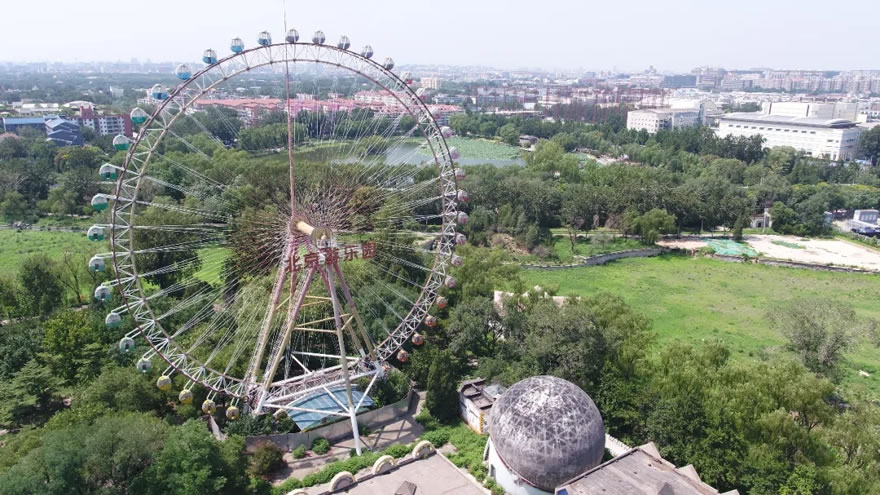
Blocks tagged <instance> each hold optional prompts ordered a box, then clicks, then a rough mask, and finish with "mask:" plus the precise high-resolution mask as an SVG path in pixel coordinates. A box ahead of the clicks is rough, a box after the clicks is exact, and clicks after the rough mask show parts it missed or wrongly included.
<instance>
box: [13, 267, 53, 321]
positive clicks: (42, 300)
mask: <svg viewBox="0 0 880 495" xmlns="http://www.w3.org/2000/svg"><path fill="white" fill-rule="evenodd" d="M18 284H19V285H20V286H21V302H22V305H23V306H24V307H25V309H26V311H27V314H30V315H35V316H41V317H44V318H45V317H47V316H49V314H50V313H52V311H54V310H55V309H56V308H57V307H58V306H60V305H61V303H62V296H63V294H64V288H63V287H62V286H61V281H60V280H59V278H58V274H57V273H56V271H55V263H53V262H52V261H51V260H50V259H49V258H48V257H47V256H46V255H44V254H38V255H33V256H31V257H29V258H27V259H25V260H24V261H23V262H22V264H21V266H20V267H19V269H18Z"/></svg>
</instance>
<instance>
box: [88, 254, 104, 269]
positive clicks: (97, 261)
mask: <svg viewBox="0 0 880 495" xmlns="http://www.w3.org/2000/svg"><path fill="white" fill-rule="evenodd" d="M104 267H105V263H104V258H102V257H100V256H98V255H95V256H92V259H90V260H89V271H91V272H93V273H94V272H103V271H104Z"/></svg>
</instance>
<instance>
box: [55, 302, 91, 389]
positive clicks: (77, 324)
mask: <svg viewBox="0 0 880 495" xmlns="http://www.w3.org/2000/svg"><path fill="white" fill-rule="evenodd" d="M45 328H46V336H45V338H44V340H43V348H44V349H45V351H46V355H47V358H48V361H49V363H50V364H51V366H52V368H53V370H54V371H55V373H57V374H58V375H61V376H63V377H64V378H65V379H67V380H68V381H73V380H74V378H76V376H77V374H78V373H79V371H80V369H81V368H83V367H85V366H87V363H85V362H84V359H83V358H84V357H85V351H86V349H87V347H88V346H89V344H94V343H97V342H98V341H99V337H98V333H97V331H96V329H95V327H94V326H93V325H92V322H91V321H90V318H89V313H88V312H86V311H65V312H63V313H59V314H57V315H55V316H53V317H52V318H51V319H49V320H48V321H47V322H46V326H45Z"/></svg>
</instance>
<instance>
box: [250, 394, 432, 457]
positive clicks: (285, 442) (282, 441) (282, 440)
mask: <svg viewBox="0 0 880 495" xmlns="http://www.w3.org/2000/svg"><path fill="white" fill-rule="evenodd" d="M414 395H415V394H413V391H412V388H410V389H409V391H408V392H407V393H406V397H404V398H403V399H401V400H399V401H397V402H395V403H393V404H388V405H387V406H383V407H380V408H378V409H373V410H372V411H367V412H363V413H361V414H358V415H357V422H358V425H360V426H362V427H366V428H368V429H370V430H374V429H377V428H379V427H382V426H385V425H387V424H388V423H392V422H394V421H395V420H397V419H398V418H400V417H402V416H404V415H406V414H407V413H408V412H409V408H410V403H411V401H412V399H413V396H414ZM340 418H341V419H340V420H339V421H337V422H335V423H330V424H328V425H325V426H321V427H319V428H315V429H314V430H309V431H300V432H297V433H282V434H279V435H258V436H252V437H247V438H245V439H244V441H245V446H246V448H247V450H248V451H250V452H253V451H254V450H256V448H257V446H259V445H261V444H264V443H267V442H271V443H274V444H275V445H277V446H278V447H279V448H280V449H281V450H285V451H287V452H290V451H292V450H294V449H296V448H297V447H299V446H300V445H305V446H306V448H309V447H311V445H312V442H314V441H315V440H316V439H318V438H321V437H323V438H326V439H327V440H329V441H330V443H335V442H338V441H339V440H344V439H346V438H350V437H351V421H349V420H348V418H342V417H341V416H340Z"/></svg>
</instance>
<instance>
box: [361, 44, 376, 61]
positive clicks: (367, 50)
mask: <svg viewBox="0 0 880 495" xmlns="http://www.w3.org/2000/svg"><path fill="white" fill-rule="evenodd" d="M361 57H364V58H373V47H372V46H370V45H364V48H363V49H362V50H361Z"/></svg>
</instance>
